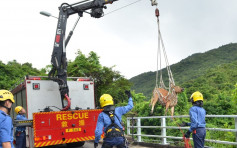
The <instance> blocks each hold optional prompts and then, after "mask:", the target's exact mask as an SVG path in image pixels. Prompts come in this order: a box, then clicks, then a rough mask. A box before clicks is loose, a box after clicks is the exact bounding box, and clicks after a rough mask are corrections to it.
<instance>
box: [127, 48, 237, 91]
mask: <svg viewBox="0 0 237 148" xmlns="http://www.w3.org/2000/svg"><path fill="white" fill-rule="evenodd" d="M235 60H237V43H230V44H227V45H223V46H221V47H219V48H216V49H212V50H210V51H207V52H205V53H196V54H193V55H191V56H189V57H187V58H185V59H183V60H181V61H180V62H178V63H176V64H173V65H171V66H170V67H171V70H172V73H173V76H174V80H175V83H176V85H181V84H182V83H184V82H186V81H189V80H192V79H194V78H197V77H199V76H201V75H202V74H203V73H205V72H206V71H208V70H209V69H210V68H214V67H216V66H218V65H221V64H225V63H231V62H233V61H235ZM163 71H164V70H163ZM163 74H164V75H163V78H164V79H165V80H167V72H166V71H164V72H163ZM155 77H156V72H146V73H142V74H140V75H138V76H135V77H133V78H131V79H130V82H132V83H133V84H134V85H133V87H132V89H134V90H135V91H136V92H137V93H144V95H145V96H151V92H152V90H153V88H154V86H155Z"/></svg>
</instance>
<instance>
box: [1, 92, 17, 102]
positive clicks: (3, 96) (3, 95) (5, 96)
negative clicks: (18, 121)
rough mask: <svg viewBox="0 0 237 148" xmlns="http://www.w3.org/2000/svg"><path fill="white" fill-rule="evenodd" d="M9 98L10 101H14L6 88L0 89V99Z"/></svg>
mask: <svg viewBox="0 0 237 148" xmlns="http://www.w3.org/2000/svg"><path fill="white" fill-rule="evenodd" d="M6 100H11V101H12V103H14V102H15V100H14V97H13V94H12V93H11V92H10V91H8V90H3V89H2V90H0V101H6Z"/></svg>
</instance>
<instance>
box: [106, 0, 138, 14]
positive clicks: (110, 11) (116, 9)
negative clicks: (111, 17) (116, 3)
mask: <svg viewBox="0 0 237 148" xmlns="http://www.w3.org/2000/svg"><path fill="white" fill-rule="evenodd" d="M140 1H142V0H137V1H134V2H132V3H129V4H127V5H124V6H123V7H120V8H118V9H115V10H113V11H110V12H108V13H106V14H104V16H105V15H108V14H111V13H114V12H116V11H118V10H121V9H123V8H126V7H128V6H131V5H133V4H135V3H137V2H140Z"/></svg>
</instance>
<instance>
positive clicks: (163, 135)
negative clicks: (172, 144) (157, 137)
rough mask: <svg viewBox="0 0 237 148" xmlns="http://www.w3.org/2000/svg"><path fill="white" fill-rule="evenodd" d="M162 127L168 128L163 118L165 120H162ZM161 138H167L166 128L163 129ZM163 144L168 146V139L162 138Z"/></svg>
mask: <svg viewBox="0 0 237 148" xmlns="http://www.w3.org/2000/svg"><path fill="white" fill-rule="evenodd" d="M161 126H162V127H166V121H165V118H164V117H163V118H161ZM161 136H162V137H165V136H166V128H162V129H161ZM162 144H164V145H165V144H167V143H166V138H162Z"/></svg>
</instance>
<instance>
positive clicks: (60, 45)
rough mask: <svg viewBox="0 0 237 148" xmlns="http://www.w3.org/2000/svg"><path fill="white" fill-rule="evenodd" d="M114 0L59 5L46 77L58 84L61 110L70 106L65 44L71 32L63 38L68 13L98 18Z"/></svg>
mask: <svg viewBox="0 0 237 148" xmlns="http://www.w3.org/2000/svg"><path fill="white" fill-rule="evenodd" d="M114 1H117V0H94V1H90V2H87V1H82V2H79V3H75V4H71V5H69V4H67V3H63V4H62V5H61V6H60V7H59V17H58V24H57V29H56V35H55V41H54V47H53V53H52V57H51V64H52V69H51V70H50V72H49V74H48V77H49V78H50V79H51V80H53V81H55V82H57V83H58V84H59V90H60V95H61V100H62V106H63V108H64V109H63V110H68V109H69V108H70V99H69V98H68V94H69V89H68V85H67V58H66V46H67V44H68V42H69V40H70V37H71V35H72V33H73V32H70V33H69V36H68V38H67V39H66V40H65V32H66V24H67V19H68V17H69V16H70V15H73V14H76V13H77V14H78V15H79V17H82V16H83V12H85V13H89V14H90V15H91V17H94V18H100V17H102V16H103V9H104V8H106V6H105V5H106V4H109V3H110V4H112V3H113V2H114ZM86 10H91V12H87V11H86ZM64 98H66V99H67V100H68V105H67V106H66V107H65V106H64V103H63V99H64Z"/></svg>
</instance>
